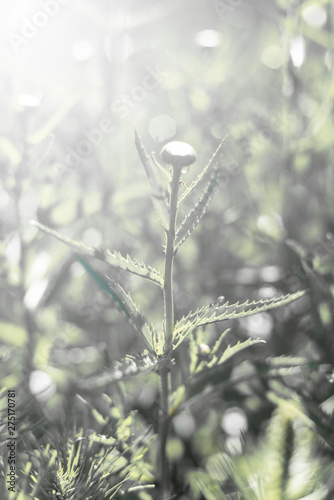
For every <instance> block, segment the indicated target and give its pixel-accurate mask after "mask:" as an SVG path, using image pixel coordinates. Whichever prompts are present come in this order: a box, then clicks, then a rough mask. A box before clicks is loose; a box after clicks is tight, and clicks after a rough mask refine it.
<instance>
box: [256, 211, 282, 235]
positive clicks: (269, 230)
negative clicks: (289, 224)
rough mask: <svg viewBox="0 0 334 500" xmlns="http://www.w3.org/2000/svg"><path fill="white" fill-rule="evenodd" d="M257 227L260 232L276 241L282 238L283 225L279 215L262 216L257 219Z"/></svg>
mask: <svg viewBox="0 0 334 500" xmlns="http://www.w3.org/2000/svg"><path fill="white" fill-rule="evenodd" d="M257 227H258V228H259V229H260V231H262V232H263V233H265V234H267V235H268V236H271V237H272V238H274V239H279V238H280V237H281V236H282V230H283V223H282V219H281V217H280V216H279V215H278V214H275V215H274V216H273V217H271V216H270V215H260V217H258V219H257Z"/></svg>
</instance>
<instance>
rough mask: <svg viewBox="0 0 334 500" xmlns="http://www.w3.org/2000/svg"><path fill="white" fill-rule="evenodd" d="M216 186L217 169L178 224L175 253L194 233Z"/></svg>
mask: <svg viewBox="0 0 334 500" xmlns="http://www.w3.org/2000/svg"><path fill="white" fill-rule="evenodd" d="M217 186H218V171H217V168H215V169H214V170H213V175H212V178H211V179H210V180H209V182H208V184H207V186H206V187H205V189H204V192H203V194H202V196H201V197H200V198H199V200H198V201H197V203H196V204H195V206H194V207H193V208H192V209H191V210H190V212H189V213H188V214H187V215H186V217H185V218H184V219H183V221H182V222H181V224H180V227H179V228H178V230H177V233H176V236H175V253H176V252H177V250H178V249H179V247H180V246H181V245H182V243H184V242H185V241H186V239H187V238H188V236H190V235H191V233H192V232H193V231H194V229H195V228H196V226H197V225H198V223H199V222H200V220H201V219H202V217H203V215H204V214H205V211H206V208H207V207H208V205H209V203H210V201H211V200H212V197H213V194H214V191H215V189H216V188H217Z"/></svg>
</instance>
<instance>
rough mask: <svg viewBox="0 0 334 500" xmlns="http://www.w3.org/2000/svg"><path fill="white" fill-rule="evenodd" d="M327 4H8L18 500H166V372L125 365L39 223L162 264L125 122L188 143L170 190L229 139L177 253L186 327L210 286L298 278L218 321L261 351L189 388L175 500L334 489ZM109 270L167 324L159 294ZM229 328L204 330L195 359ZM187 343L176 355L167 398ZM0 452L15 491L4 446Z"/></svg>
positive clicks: (70, 260) (0, 149)
mask: <svg viewBox="0 0 334 500" xmlns="http://www.w3.org/2000/svg"><path fill="white" fill-rule="evenodd" d="M333 10H334V7H333V4H332V2H330V1H326V0H314V1H313V0H310V1H298V0H289V1H288V0H286V1H285V0H276V1H275V0H272V1H270V2H266V1H264V0H250V1H249V2H245V1H244V2H243V1H232V0H221V1H220V0H217V1H215V0H213V1H204V0H198V1H195V2H190V1H188V2H187V1H183V0H171V1H167V0H166V1H162V0H160V1H153V0H137V1H134V0H133V1H128V2H122V1H112V2H109V1H106V0H103V1H99V2H92V1H89V0H81V1H80V2H79V0H71V1H69V2H60V0H54V1H50V2H47V1H46V0H41V1H40V2H37V1H36V2H35V1H33V0H31V1H26V0H25V1H23V0H22V1H21V0H20V1H17V2H15V8H14V6H11V5H8V6H7V7H6V8H4V9H3V11H4V12H3V15H2V16H1V20H0V25H1V33H2V35H1V37H2V43H1V48H0V53H1V60H2V64H1V70H0V71H1V79H0V88H1V96H2V97H1V118H0V126H1V129H0V173H1V184H0V207H1V220H0V222H1V226H0V231H1V245H0V262H1V267H0V273H1V274H0V280H1V290H0V293H1V301H0V317H1V324H0V349H1V351H0V354H1V365H0V373H1V386H2V387H3V391H4V392H3V395H4V396H3V398H2V400H1V404H2V408H3V409H4V412H6V411H7V407H6V402H7V398H6V392H5V391H6V389H14V388H16V394H17V397H16V401H17V407H16V418H17V433H18V437H19V439H18V443H17V446H18V447H17V450H18V453H17V473H18V478H17V492H19V493H20V495H21V496H20V497H19V498H20V499H21V500H22V499H25V498H34V497H36V498H38V499H40V500H42V499H44V498H45V499H50V498H64V499H65V498H66V499H70V498H82V499H85V498H96V499H98V500H102V499H103V498H109V497H110V496H111V495H115V498H117V497H119V498H129V499H131V498H141V499H142V500H147V499H150V498H158V496H156V495H157V493H156V492H155V491H156V488H152V486H153V485H155V483H156V482H157V481H158V478H157V476H156V468H155V464H156V461H157V443H156V441H155V440H154V436H155V434H156V431H157V421H158V413H159V407H158V405H157V398H158V393H159V384H158V378H157V377H156V374H154V373H149V374H147V373H146V374H145V373H141V374H140V373H139V372H140V371H142V372H145V368H146V365H145V363H146V361H145V360H142V361H141V362H140V361H139V360H138V358H137V357H135V358H131V357H127V358H126V356H127V355H129V354H130V355H134V356H137V354H138V352H142V346H141V345H140V343H139V342H138V339H137V338H136V337H134V334H133V329H132V327H131V325H129V324H128V323H127V321H126V318H125V316H124V315H122V314H121V311H119V309H118V308H117V307H116V306H115V304H114V303H113V302H112V301H111V299H110V297H109V296H107V295H106V294H104V293H103V291H102V290H100V289H99V288H98V286H97V285H96V284H95V283H94V282H93V281H92V280H91V277H90V276H89V275H88V273H86V272H85V269H84V268H83V267H82V266H81V265H80V264H79V262H77V261H76V260H75V259H74V257H73V253H72V252H71V250H70V249H69V248H68V247H66V246H65V245H63V244H62V243H60V242H59V241H57V240H54V239H52V238H50V237H49V236H48V235H45V234H43V233H40V232H39V231H38V230H37V229H36V227H34V226H32V225H31V224H30V220H31V219H34V220H38V221H39V222H40V223H42V224H44V225H46V226H49V227H51V228H54V229H55V230H57V231H58V232H60V233H62V234H64V235H67V236H69V237H71V238H75V239H76V240H81V241H83V242H84V243H86V244H87V245H90V246H93V247H96V248H100V247H103V248H109V249H110V250H111V251H114V250H117V251H120V252H121V253H122V254H123V255H126V254H127V253H129V254H130V255H131V257H134V258H137V259H140V260H142V261H144V262H146V263H148V264H150V265H152V266H155V267H157V268H158V269H160V270H162V264H163V251H162V245H163V244H164V243H165V241H164V239H163V230H162V228H161V225H160V223H159V220H158V218H157V217H156V214H155V212H154V210H153V207H152V203H151V200H150V197H149V190H148V185H147V181H146V178H145V172H144V169H143V167H142V165H141V163H140V160H139V158H138V153H137V151H136V148H135V144H134V128H137V129H138V130H139V132H140V134H141V136H142V138H143V139H144V143H145V145H146V147H147V149H148V150H149V151H155V152H156V153H157V154H158V153H159V151H160V149H161V147H162V145H163V144H164V143H166V142H167V141H169V140H184V141H187V142H189V143H190V144H191V145H192V146H193V147H194V148H195V149H196V150H197V154H198V159H197V162H196V164H195V165H193V166H192V167H191V169H190V170H189V173H187V174H184V176H183V177H182V180H183V182H184V185H181V186H180V193H181V195H182V190H185V189H186V187H187V186H189V184H190V183H191V180H192V179H193V178H195V177H196V175H197V174H198V173H199V172H200V170H201V168H202V167H203V165H205V164H206V163H207V160H208V158H210V157H211V155H212V153H213V151H214V150H215V149H216V148H217V146H218V144H219V143H220V141H221V139H222V138H223V137H225V135H226V134H229V138H228V141H227V143H226V145H225V146H224V149H223V154H222V157H221V162H220V176H219V177H220V180H219V187H218V190H217V193H216V195H215V198H214V200H213V202H212V204H211V205H210V208H209V209H208V212H207V214H206V215H205V217H204V218H203V221H202V223H201V225H200V226H199V227H198V228H197V229H196V230H195V231H194V233H193V234H192V237H191V238H189V239H188V240H187V241H186V242H185V243H184V246H183V247H182V249H180V250H179V252H178V255H177V259H176V262H175V269H174V277H175V286H174V293H175V305H176V319H177V320H179V319H180V318H181V317H182V316H184V315H186V314H187V313H188V312H189V311H190V310H194V309H196V308H197V307H198V306H203V305H205V304H207V303H209V302H212V301H214V300H216V299H217V297H220V296H225V297H226V299H227V300H229V301H230V302H231V303H234V302H237V301H240V302H244V300H246V299H251V300H260V299H270V298H272V297H276V296H280V295H283V294H288V293H293V292H296V291H297V290H303V289H307V290H308V293H307V294H306V295H305V296H304V297H302V298H301V299H300V300H298V301H297V302H294V303H292V304H290V305H289V306H287V307H283V308H281V309H276V310H274V311H273V312H271V311H268V312H264V313H262V314H259V315H257V316H251V317H249V318H244V319H240V320H234V321H231V322H230V324H228V326H230V327H231V332H230V333H229V334H228V337H227V340H226V346H227V345H228V344H232V345H233V344H235V343H236V341H239V340H240V341H245V340H246V339H247V338H249V337H252V338H254V339H256V338H258V337H260V338H261V339H263V340H265V341H266V344H261V345H259V346H256V347H252V348H251V349H250V350H249V351H245V353H244V355H243V358H242V359H241V358H239V357H238V358H237V360H236V361H233V360H232V361H231V362H230V364H227V365H226V368H225V369H224V370H223V371H220V372H218V373H216V374H215V376H214V377H212V378H210V376H209V377H207V378H206V379H205V380H204V382H203V381H202V382H203V383H202V386H201V385H200V384H199V386H198V387H196V386H193V387H191V390H190V392H189V395H190V396H191V399H190V403H184V408H183V411H182V412H179V413H178V414H177V415H176V416H175V418H174V419H173V422H172V424H171V432H170V436H169V440H168V442H167V454H168V457H169V462H170V465H171V467H170V477H171V483H172V491H173V492H174V493H175V495H176V497H175V498H183V499H185V498H191V499H198V500H200V499H203V498H205V499H208V500H211V499H226V498H228V499H230V500H234V499H242V500H243V499H245V500H248V499H252V500H253V499H254V500H255V499H266V500H268V499H269V500H276V499H277V500H278V499H285V500H290V499H291V500H297V499H303V498H307V499H312V500H318V499H319V500H323V499H326V500H331V499H332V498H333V495H334V493H333V492H334V483H333V466H332V463H333V448H334V442H333V414H334V413H333V412H334V399H333V381H334V375H333V371H332V370H333V367H332V365H333V361H334V359H333V358H334V348H333V341H332V336H333V326H334V325H333V321H334V320H333V302H334V278H333V275H334V236H333V233H334V218H333V214H334V197H333V194H332V190H333V186H334V167H333V161H334V148H333V137H334V118H333V116H334V114H333V103H334V79H333V64H334V61H333V58H334V53H333V50H334V33H333V23H334V12H333ZM186 203H187V202H186ZM189 207H190V204H189ZM96 269H98V271H100V272H101V273H104V272H107V269H106V267H105V265H104V264H103V263H102V264H100V265H97V266H96ZM108 275H109V276H110V277H111V278H112V279H113V280H114V281H118V280H120V281H121V282H122V286H123V288H124V289H125V290H127V291H129V290H131V295H132V298H133V299H134V300H135V301H136V302H137V303H139V304H140V306H141V310H142V311H143V312H144V313H145V314H147V315H149V317H150V320H151V321H154V322H155V323H159V322H160V323H161V321H162V320H161V318H162V314H163V306H162V296H161V295H160V294H159V293H157V289H156V288H155V287H154V285H152V284H150V283H148V282H147V283H146V282H143V281H141V280H140V278H138V277H131V276H130V277H129V275H127V274H125V273H123V272H122V271H112V272H110V270H109V269H108ZM158 326H159V325H158ZM160 327H162V325H161V324H160ZM221 332H222V330H221V328H220V327H216V326H211V327H210V328H206V329H205V330H198V331H197V336H196V339H195V340H196V345H200V346H201V352H199V353H198V356H199V359H200V360H207V362H208V363H209V362H210V359H211V358H210V349H211V348H212V346H213V345H214V343H215V340H216V339H217V338H218V335H219V334H220V333H221ZM224 345H225V344H224ZM189 350H190V351H191V342H190V344H187V343H184V344H182V346H180V349H179V351H177V354H176V361H175V363H176V366H177V367H178V371H176V373H175V376H174V378H173V379H172V389H173V390H176V389H177V387H178V386H180V385H181V384H184V383H185V381H186V379H187V375H188V374H187V373H185V370H184V369H183V368H184V367H185V366H186V364H187V360H188V358H189V356H190V354H191V352H190V354H189ZM124 358H125V362H124V363H126V369H127V370H128V371H127V373H126V374H127V375H129V376H126V378H125V379H124V380H123V378H122V381H121V382H115V381H114V380H110V379H108V377H107V376H105V377H100V375H101V373H102V374H108V373H111V372H113V373H115V371H116V372H117V370H119V371H120V372H121V373H123V372H124V366H125V365H124V364H122V362H121V360H124ZM134 359H135V361H134ZM122 370H123V372H122ZM136 370H137V372H136ZM133 373H137V374H136V376H131V377H130V375H133ZM123 374H124V373H123ZM4 415H5V418H6V414H5V413H4ZM2 425H4V427H3V428H2V432H3V435H4V436H5V432H6V425H7V420H6V419H4V420H3V422H2ZM4 445H5V441H4ZM4 449H5V448H4ZM73 463H75V464H80V467H79V468H78V469H76V468H75V467H76V465H75V466H74V465H73ZM1 464H2V467H1V469H0V475H1V477H2V481H3V485H2V486H1V488H2V498H5V499H7V498H8V499H10V500H11V499H12V498H16V496H15V495H13V494H12V493H11V492H9V491H8V489H7V487H6V484H5V483H6V481H5V477H6V458H5V453H4V454H3V460H2V461H1ZM96 469H97V470H98V472H99V473H100V475H99V474H98V473H97V474H95V475H94V474H93V472H92V471H93V470H96ZM104 471H106V473H107V475H104ZM93 476H94V477H93ZM34 478H35V480H34ZM36 485H37V486H36ZM145 485H148V486H147V488H144V489H137V488H140V487H142V486H145ZM17 492H16V495H17ZM75 492H76V493H75ZM122 492H123V493H122ZM57 494H58V496H56V495H57ZM75 495H79V496H75ZM89 495H92V496H89ZM94 495H95V496H94ZM108 495H109V496H108Z"/></svg>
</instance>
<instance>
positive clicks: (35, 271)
mask: <svg viewBox="0 0 334 500" xmlns="http://www.w3.org/2000/svg"><path fill="white" fill-rule="evenodd" d="M50 262H51V257H50V255H48V254H47V253H46V252H40V253H38V254H37V255H36V257H35V258H34V261H33V264H32V266H31V268H30V270H29V276H28V281H29V282H33V281H35V280H37V279H39V278H42V277H43V276H44V274H45V273H46V271H47V270H48V268H49V265H50Z"/></svg>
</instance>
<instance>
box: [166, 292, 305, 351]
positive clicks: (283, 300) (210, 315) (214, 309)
mask: <svg viewBox="0 0 334 500" xmlns="http://www.w3.org/2000/svg"><path fill="white" fill-rule="evenodd" d="M305 293H306V292H305V291H300V292H296V293H292V294H287V295H282V296H281V297H275V298H273V299H265V300H258V301H256V300H254V301H252V302H249V301H248V300H247V301H246V302H244V303H243V304H239V302H237V303H236V304H229V302H226V303H224V304H221V301H220V300H218V302H216V303H213V304H210V305H209V306H205V307H202V308H200V309H197V310H196V311H195V312H190V313H189V314H188V315H187V316H184V317H183V318H181V319H180V321H178V322H177V323H176V325H175V328H174V331H173V339H174V340H173V348H174V349H175V348H176V347H177V346H179V345H180V344H181V343H182V342H183V340H184V339H185V338H186V337H187V336H188V335H189V334H190V333H192V332H193V331H194V329H195V328H198V327H199V326H205V325H212V324H214V323H219V322H221V321H226V320H230V319H234V318H244V317H246V316H251V315H253V314H258V313H261V312H264V311H268V310H270V309H275V308H277V307H281V306H284V305H287V304H290V303H291V302H293V301H294V300H297V299H299V298H300V297H302V296H303V295H305Z"/></svg>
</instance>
